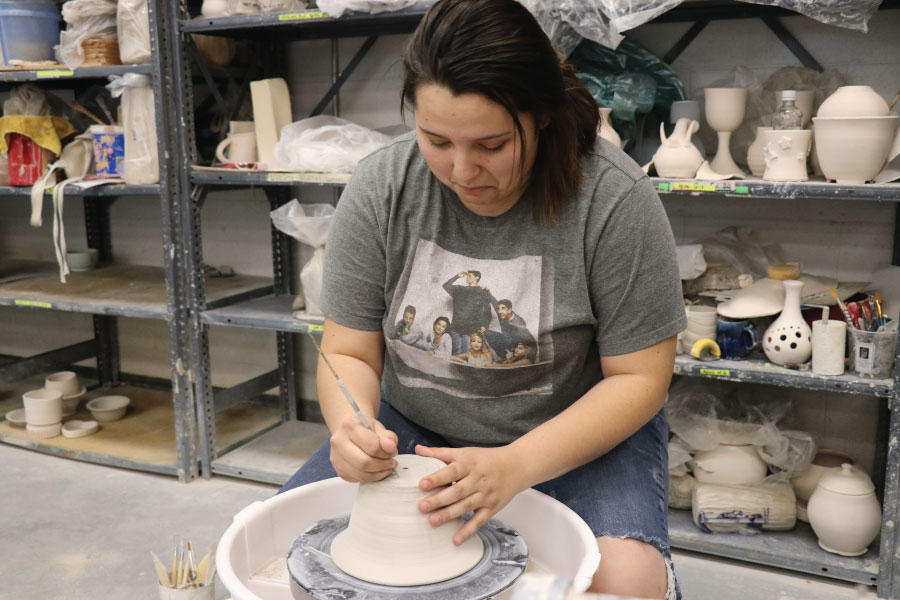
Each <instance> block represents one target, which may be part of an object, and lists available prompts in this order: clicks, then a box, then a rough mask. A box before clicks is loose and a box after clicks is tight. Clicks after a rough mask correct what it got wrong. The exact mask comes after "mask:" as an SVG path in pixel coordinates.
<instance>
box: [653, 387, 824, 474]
mask: <svg viewBox="0 0 900 600" xmlns="http://www.w3.org/2000/svg"><path fill="white" fill-rule="evenodd" d="M745 388H746V386H740V385H733V384H729V383H727V382H720V381H714V380H698V379H693V378H682V379H680V380H679V381H678V382H677V383H675V384H673V385H672V387H671V388H670V390H669V397H668V400H667V402H666V406H665V411H666V418H667V419H668V421H669V429H670V431H671V432H672V433H673V434H675V437H673V438H672V440H671V441H670V442H669V472H670V473H671V474H672V475H684V474H685V473H686V472H687V469H688V467H687V461H688V460H690V458H689V457H690V456H691V455H693V454H694V453H695V452H697V451H702V450H712V449H713V448H715V447H716V446H718V445H719V444H751V445H753V446H755V447H756V450H757V452H759V455H760V457H762V459H763V460H764V461H765V462H766V463H767V464H768V465H769V471H770V472H771V474H770V475H768V476H767V477H766V479H765V481H766V482H767V483H775V482H780V481H787V480H788V479H790V478H791V477H794V476H795V475H799V474H800V473H802V472H803V471H805V470H806V469H807V468H808V467H809V464H810V462H812V459H813V457H814V456H815V454H816V443H815V440H814V439H813V437H812V435H811V434H809V433H807V432H805V431H798V430H793V429H787V428H783V427H782V425H781V423H782V421H784V420H785V418H786V417H787V415H788V413H789V411H790V408H791V404H790V402H788V401H786V400H784V399H781V398H778V399H774V400H762V399H760V398H759V397H758V396H754V395H753V394H752V392H751V391H748V390H746V389H745Z"/></svg>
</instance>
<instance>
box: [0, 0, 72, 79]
mask: <svg viewBox="0 0 900 600" xmlns="http://www.w3.org/2000/svg"><path fill="white" fill-rule="evenodd" d="M61 19H62V17H61V16H60V14H59V7H58V6H57V5H56V3H54V2H52V0H47V1H45V0H32V1H31V2H9V1H7V0H0V64H3V65H9V61H10V60H13V59H15V60H26V61H39V60H53V59H54V57H53V47H54V46H56V45H58V44H59V22H60V20H61Z"/></svg>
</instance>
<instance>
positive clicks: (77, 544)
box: [0, 444, 875, 600]
mask: <svg viewBox="0 0 900 600" xmlns="http://www.w3.org/2000/svg"><path fill="white" fill-rule="evenodd" d="M0 481H2V482H3V483H2V484H0V507H2V508H0V511H2V515H3V518H2V521H0V532H2V534H0V535H2V537H0V564H2V567H0V572H2V573H4V575H5V576H4V581H3V584H2V586H0V600H14V599H15V600H33V599H34V600H36V599H62V598H65V599H66V600H82V599H84V600H88V599H90V600H101V599H102V600H112V599H127V600H145V599H146V600H152V599H156V598H158V597H159V596H158V591H157V584H156V581H157V580H156V573H155V571H154V568H153V563H152V559H151V557H150V552H151V551H152V552H155V553H156V555H157V556H159V557H160V559H162V560H163V562H164V563H166V562H168V561H171V557H172V550H173V548H174V543H173V536H175V535H180V536H182V537H185V538H187V539H189V540H191V541H192V543H193V545H194V547H195V552H197V553H199V554H201V555H202V554H203V553H205V551H206V549H207V548H208V547H209V545H210V544H213V543H216V542H217V541H218V539H219V537H220V536H221V535H222V533H223V532H224V531H225V529H226V528H227V527H228V526H229V525H230V523H231V520H232V516H233V515H234V514H235V513H237V512H238V511H239V510H240V509H242V508H243V507H245V506H247V505H248V504H250V503H251V502H254V501H257V500H265V499H267V498H269V497H271V496H272V495H273V494H274V493H275V489H276V488H275V487H274V486H270V485H263V484H256V483H247V482H244V481H239V480H234V479H228V478H224V477H215V478H213V479H211V480H202V479H201V480H197V481H193V482H191V483H189V484H183V483H179V482H178V481H177V480H175V479H174V478H171V477H163V476H156V475H150V474H144V473H137V472H132V471H127V470H122V469H116V468H111V467H104V466H99V465H93V464H88V463H82V462H77V461H73V460H67V459H63V458H57V457H53V456H48V455H45V454H41V453H38V452H33V451H29V450H24V449H21V448H16V447H12V446H8V445H4V444H0ZM675 565H676V571H677V573H678V577H679V579H680V581H681V587H682V590H683V592H684V597H685V600H723V599H728V598H740V599H741V600H772V599H778V600H794V599H796V600H802V599H808V598H815V599H817V600H839V599H840V600H843V599H847V600H851V599H860V598H862V599H867V600H873V599H874V598H875V594H874V592H873V591H872V589H871V588H862V589H860V588H857V587H856V586H853V585H845V584H840V583H836V582H834V581H831V580H825V579H819V578H807V577H798V576H796V575H792V574H790V573H787V572H784V571H777V570H774V569H764V568H757V567H751V566H748V565H745V564H740V563H735V562H730V561H721V560H711V559H709V558H708V557H703V556H700V555H693V554H686V553H677V554H676V555H675ZM229 597H230V595H229V593H228V591H227V590H226V589H225V588H224V587H223V586H222V584H221V582H220V581H217V582H216V599H217V600H222V599H225V598H229Z"/></svg>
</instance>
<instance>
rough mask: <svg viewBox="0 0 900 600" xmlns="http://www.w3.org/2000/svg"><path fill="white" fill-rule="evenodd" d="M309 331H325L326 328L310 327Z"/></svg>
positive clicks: (319, 326) (320, 326) (322, 326)
mask: <svg viewBox="0 0 900 600" xmlns="http://www.w3.org/2000/svg"><path fill="white" fill-rule="evenodd" d="M307 329H309V330H310V331H325V326H324V325H310V326H309V327H307Z"/></svg>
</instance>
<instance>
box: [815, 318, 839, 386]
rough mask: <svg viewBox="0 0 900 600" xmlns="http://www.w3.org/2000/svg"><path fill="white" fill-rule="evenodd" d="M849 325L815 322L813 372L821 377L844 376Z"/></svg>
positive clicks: (834, 321)
mask: <svg viewBox="0 0 900 600" xmlns="http://www.w3.org/2000/svg"><path fill="white" fill-rule="evenodd" d="M846 340H847V324H846V323H845V322H843V321H837V320H833V319H832V320H829V321H813V326H812V370H813V373H817V374H819V375H843V374H844V349H845V348H846Z"/></svg>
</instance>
